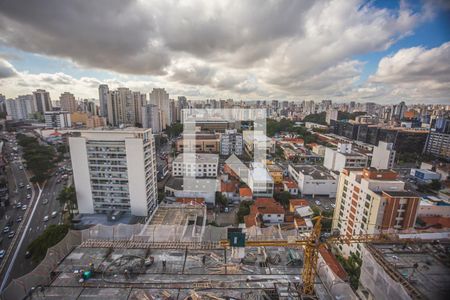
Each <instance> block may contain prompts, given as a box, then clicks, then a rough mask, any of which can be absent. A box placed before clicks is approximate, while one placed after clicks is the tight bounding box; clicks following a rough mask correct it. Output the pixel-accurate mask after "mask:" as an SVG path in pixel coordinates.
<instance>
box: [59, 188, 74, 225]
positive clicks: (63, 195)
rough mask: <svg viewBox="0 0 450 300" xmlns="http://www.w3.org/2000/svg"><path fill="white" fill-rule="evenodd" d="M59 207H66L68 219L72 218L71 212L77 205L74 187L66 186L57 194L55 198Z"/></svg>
mask: <svg viewBox="0 0 450 300" xmlns="http://www.w3.org/2000/svg"><path fill="white" fill-rule="evenodd" d="M56 199H57V200H58V201H59V202H60V203H61V206H64V205H67V208H68V209H69V213H70V218H72V217H73V210H74V209H75V208H76V204H77V194H76V191H75V187H74V186H67V187H65V188H63V189H62V190H61V192H59V195H58V197H57V198H56Z"/></svg>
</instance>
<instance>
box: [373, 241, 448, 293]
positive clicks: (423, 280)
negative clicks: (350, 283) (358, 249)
mask: <svg viewBox="0 0 450 300" xmlns="http://www.w3.org/2000/svg"><path fill="white" fill-rule="evenodd" d="M371 249H372V250H371V251H373V249H374V250H375V251H376V252H377V253H379V254H381V257H382V259H383V262H382V264H384V266H383V267H384V269H385V270H386V269H387V268H389V269H391V270H388V271H393V272H394V273H389V272H388V274H397V275H399V276H401V277H400V278H404V279H406V280H405V281H403V280H402V282H400V283H401V284H402V285H403V286H404V287H405V288H406V290H407V291H408V292H409V293H414V292H416V293H417V292H418V293H419V294H421V295H422V296H423V298H425V299H448V295H449V293H450V257H449V255H448V251H449V250H450V244H449V243H439V244H431V243H425V242H422V243H414V244H400V243H398V244H397V243H394V244H386V243H384V244H371ZM394 276H395V275H394ZM391 277H392V275H391ZM408 283H409V284H408ZM407 285H410V286H412V289H411V288H410V289H408V288H407ZM410 295H411V294H410Z"/></svg>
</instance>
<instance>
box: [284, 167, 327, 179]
mask: <svg viewBox="0 0 450 300" xmlns="http://www.w3.org/2000/svg"><path fill="white" fill-rule="evenodd" d="M291 166H292V167H293V168H294V169H295V170H296V171H297V172H300V173H302V174H303V175H306V176H311V177H312V178H313V179H315V180H335V179H336V178H335V177H334V176H333V175H332V174H331V173H330V171H329V170H328V169H327V168H325V167H324V166H319V165H292V164H291Z"/></svg>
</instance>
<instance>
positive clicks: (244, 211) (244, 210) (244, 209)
mask: <svg viewBox="0 0 450 300" xmlns="http://www.w3.org/2000/svg"><path fill="white" fill-rule="evenodd" d="M252 204H253V201H242V202H241V203H239V209H238V212H237V214H236V215H237V219H238V222H239V223H244V217H245V216H247V215H248V214H249V213H250V206H251V205H252Z"/></svg>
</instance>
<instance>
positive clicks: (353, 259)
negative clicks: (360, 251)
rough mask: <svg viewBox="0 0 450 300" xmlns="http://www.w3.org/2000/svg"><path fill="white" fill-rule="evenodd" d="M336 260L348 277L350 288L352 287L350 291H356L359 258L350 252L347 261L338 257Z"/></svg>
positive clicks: (359, 268) (359, 266)
mask: <svg viewBox="0 0 450 300" xmlns="http://www.w3.org/2000/svg"><path fill="white" fill-rule="evenodd" d="M337 259H338V261H339V262H340V264H341V265H342V267H343V268H344V269H345V271H346V272H347V274H348V276H349V279H350V286H351V287H352V289H354V290H357V289H358V284H359V276H360V275H361V265H362V259H361V257H360V256H359V255H357V254H355V253H353V252H351V253H350V256H349V257H348V259H345V258H344V257H342V256H340V255H338V256H337Z"/></svg>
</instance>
